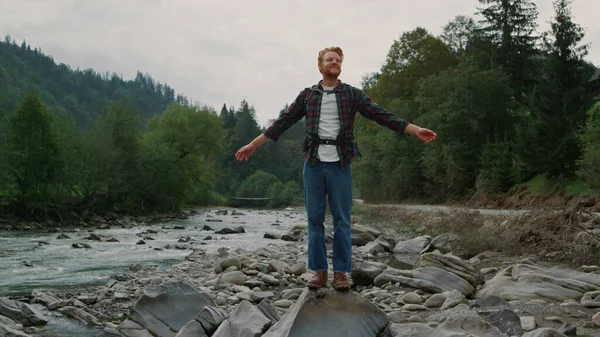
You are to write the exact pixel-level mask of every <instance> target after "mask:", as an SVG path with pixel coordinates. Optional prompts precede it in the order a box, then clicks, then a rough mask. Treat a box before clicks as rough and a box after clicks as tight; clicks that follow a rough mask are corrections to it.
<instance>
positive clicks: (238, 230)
mask: <svg viewBox="0 0 600 337" xmlns="http://www.w3.org/2000/svg"><path fill="white" fill-rule="evenodd" d="M242 233H246V231H245V230H244V227H242V226H237V227H233V228H230V227H225V228H221V229H220V230H218V231H216V232H215V234H242Z"/></svg>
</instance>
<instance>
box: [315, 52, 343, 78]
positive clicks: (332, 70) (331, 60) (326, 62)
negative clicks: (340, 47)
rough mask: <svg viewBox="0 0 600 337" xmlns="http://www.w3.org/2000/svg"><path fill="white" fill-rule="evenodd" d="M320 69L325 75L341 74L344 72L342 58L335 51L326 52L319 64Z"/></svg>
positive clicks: (335, 75) (334, 75)
mask: <svg viewBox="0 0 600 337" xmlns="http://www.w3.org/2000/svg"><path fill="white" fill-rule="evenodd" d="M319 70H320V71H321V73H322V74H323V75H324V76H330V77H337V76H339V75H340V73H341V72H342V58H341V57H340V55H338V54H337V53H336V52H334V51H328V52H326V53H325V55H323V61H322V62H321V64H319Z"/></svg>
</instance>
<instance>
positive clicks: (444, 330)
mask: <svg viewBox="0 0 600 337" xmlns="http://www.w3.org/2000/svg"><path fill="white" fill-rule="evenodd" d="M430 336H470V337H507V336H508V335H506V334H504V333H503V332H502V331H500V330H499V329H498V328H497V327H495V326H492V325H491V324H489V323H486V322H485V321H484V320H483V319H482V318H481V317H479V316H477V315H458V316H452V317H449V318H448V319H447V320H446V321H444V323H442V324H440V325H439V326H438V327H437V328H435V330H433V331H432V332H429V333H420V334H417V335H415V337H430ZM517 336H520V335H517Z"/></svg>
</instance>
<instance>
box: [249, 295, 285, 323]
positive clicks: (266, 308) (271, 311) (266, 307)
mask: <svg viewBox="0 0 600 337" xmlns="http://www.w3.org/2000/svg"><path fill="white" fill-rule="evenodd" d="M284 301H285V300H284ZM290 302H291V301H290ZM256 307H257V308H258V309H259V310H260V311H261V312H262V313H263V314H264V315H265V316H266V317H267V318H268V319H270V320H271V322H273V323H275V322H277V321H279V320H280V319H281V317H279V313H277V308H276V307H275V306H274V305H273V303H272V302H271V301H270V300H269V299H268V298H265V299H263V300H262V301H260V303H258V305H257V306H256Z"/></svg>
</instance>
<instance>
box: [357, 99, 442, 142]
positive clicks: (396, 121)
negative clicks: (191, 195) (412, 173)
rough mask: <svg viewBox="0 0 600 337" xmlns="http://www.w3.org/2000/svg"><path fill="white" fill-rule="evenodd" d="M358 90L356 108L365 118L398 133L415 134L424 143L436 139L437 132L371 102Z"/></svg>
mask: <svg viewBox="0 0 600 337" xmlns="http://www.w3.org/2000/svg"><path fill="white" fill-rule="evenodd" d="M357 91H358V104H357V106H356V110H358V112H360V114H361V115H363V116H364V117H365V118H368V119H370V120H372V121H375V122H377V123H378V124H379V125H382V126H385V127H387V128H389V129H392V130H394V131H396V132H397V133H398V134H403V133H408V134H410V135H413V136H416V137H417V138H419V139H420V140H422V141H424V142H425V143H429V142H431V141H433V140H435V139H436V137H437V134H436V133H435V132H433V131H431V130H429V129H426V128H422V127H420V126H417V125H415V124H412V123H409V122H408V121H406V120H404V119H402V118H400V117H398V116H396V115H394V114H393V113H391V112H389V111H387V110H385V109H384V108H382V107H381V106H379V105H378V104H377V103H375V102H373V101H372V100H371V98H370V97H369V96H367V95H366V94H365V93H364V92H362V90H357Z"/></svg>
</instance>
